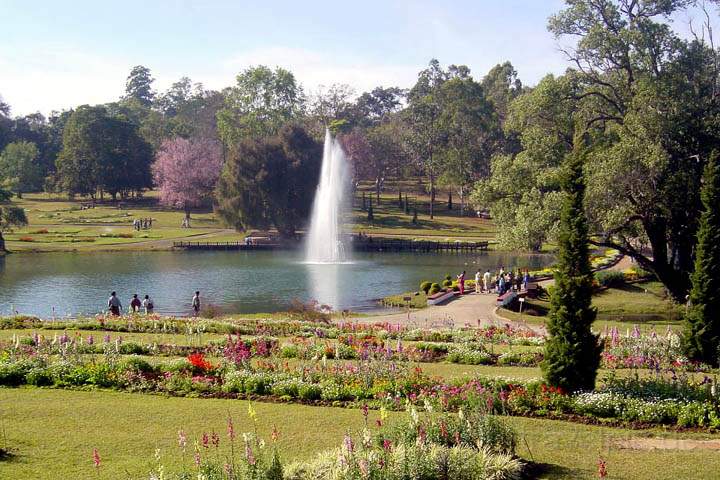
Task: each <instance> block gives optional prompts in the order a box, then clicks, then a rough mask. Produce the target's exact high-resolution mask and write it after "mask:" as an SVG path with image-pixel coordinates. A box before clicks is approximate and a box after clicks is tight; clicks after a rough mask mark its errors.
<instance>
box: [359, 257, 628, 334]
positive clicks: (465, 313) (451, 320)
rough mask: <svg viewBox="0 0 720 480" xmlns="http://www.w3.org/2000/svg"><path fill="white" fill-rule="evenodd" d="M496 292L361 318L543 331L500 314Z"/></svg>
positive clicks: (624, 262) (623, 262)
mask: <svg viewBox="0 0 720 480" xmlns="http://www.w3.org/2000/svg"><path fill="white" fill-rule="evenodd" d="M632 265H633V263H632V261H631V260H630V258H629V257H627V256H625V257H623V258H621V259H620V261H619V262H618V263H616V264H615V265H613V266H612V267H610V268H608V270H614V271H623V270H626V269H628V268H630V267H631V266H632ZM539 283H540V285H542V287H543V288H547V287H548V286H549V285H552V283H553V280H552V279H548V280H543V281H541V282H539ZM497 310H498V309H497V295H495V294H488V295H486V294H475V293H471V294H468V295H463V296H462V297H455V298H454V299H453V300H451V301H450V302H448V303H445V304H442V305H431V306H428V307H427V308H423V309H420V310H412V311H410V313H409V314H408V313H407V312H404V313H397V314H390V315H375V316H370V317H365V318H363V319H360V320H359V321H362V322H370V323H375V322H388V323H400V324H405V325H417V326H418V327H436V328H438V327H455V328H457V327H465V326H471V327H488V326H491V325H496V326H501V325H506V324H507V325H511V326H513V327H515V328H518V329H523V330H526V329H528V330H532V331H534V332H537V333H544V331H545V328H544V327H542V326H538V325H529V324H527V323H524V322H523V323H521V322H517V321H514V320H510V319H507V318H504V317H501V316H500V315H498V314H497Z"/></svg>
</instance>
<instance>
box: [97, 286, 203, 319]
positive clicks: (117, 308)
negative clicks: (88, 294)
mask: <svg viewBox="0 0 720 480" xmlns="http://www.w3.org/2000/svg"><path fill="white" fill-rule="evenodd" d="M107 305H108V310H110V313H111V314H112V315H115V316H118V315H120V314H121V313H122V310H123V306H122V303H121V302H120V299H119V298H118V296H117V292H112V293H111V294H110V298H109V299H108V303H107ZM191 305H192V309H193V312H194V313H195V316H196V317H197V316H198V315H199V314H200V292H199V291H196V292H195V295H193V297H192V302H191ZM141 309H143V310H144V311H145V315H150V314H151V313H153V311H154V310H155V303H154V302H153V300H152V298H150V295H145V298H144V299H143V300H142V301H141V300H140V299H139V298H138V294H137V293H134V294H133V296H132V298H131V299H130V310H129V313H131V314H136V313H140V310H141Z"/></svg>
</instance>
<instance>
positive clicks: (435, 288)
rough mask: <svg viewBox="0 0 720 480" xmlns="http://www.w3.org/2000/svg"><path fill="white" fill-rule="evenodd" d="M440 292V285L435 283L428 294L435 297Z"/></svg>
mask: <svg viewBox="0 0 720 480" xmlns="http://www.w3.org/2000/svg"><path fill="white" fill-rule="evenodd" d="M439 291H440V285H438V284H437V283H433V284H432V285H431V286H430V292H428V293H429V294H430V295H435V294H436V293H438V292H439Z"/></svg>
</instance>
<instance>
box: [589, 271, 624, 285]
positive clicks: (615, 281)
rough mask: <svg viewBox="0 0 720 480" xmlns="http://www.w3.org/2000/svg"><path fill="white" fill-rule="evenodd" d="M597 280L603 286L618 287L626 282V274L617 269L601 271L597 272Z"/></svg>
mask: <svg viewBox="0 0 720 480" xmlns="http://www.w3.org/2000/svg"><path fill="white" fill-rule="evenodd" d="M595 280H596V281H597V282H598V285H600V286H601V287H607V288H617V287H620V286H622V285H624V284H625V274H624V273H623V272H616V271H607V270H605V271H601V272H596V273H595Z"/></svg>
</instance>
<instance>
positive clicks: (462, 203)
mask: <svg viewBox="0 0 720 480" xmlns="http://www.w3.org/2000/svg"><path fill="white" fill-rule="evenodd" d="M460 216H461V217H464V216H465V188H464V187H460Z"/></svg>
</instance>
